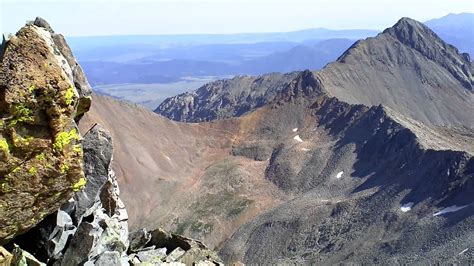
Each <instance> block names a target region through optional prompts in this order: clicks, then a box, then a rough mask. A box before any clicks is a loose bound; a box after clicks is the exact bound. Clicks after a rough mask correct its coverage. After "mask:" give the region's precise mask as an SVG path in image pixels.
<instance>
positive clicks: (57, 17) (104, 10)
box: [0, 0, 474, 37]
mask: <svg viewBox="0 0 474 266" xmlns="http://www.w3.org/2000/svg"><path fill="white" fill-rule="evenodd" d="M0 11H1V14H2V16H1V28H2V33H14V32H16V31H17V30H18V29H19V28H20V27H21V26H22V25H24V24H25V22H26V21H28V20H33V19H34V18H35V17H36V16H40V17H43V18H44V19H46V20H47V21H49V22H50V24H51V25H52V26H53V28H54V29H55V30H56V31H57V32H61V33H62V34H64V35H66V36H68V37H82V36H84V37H86V36H124V35H126V36H128V35H182V34H235V33H271V32H289V31H299V30H305V29H313V28H326V29H335V30H339V29H369V30H382V29H384V28H387V27H389V26H391V25H393V24H394V23H395V22H396V21H397V20H398V19H400V18H401V17H410V18H413V19H416V20H419V21H426V20H430V19H435V18H439V17H443V16H445V15H448V14H450V13H455V14H458V13H473V12H474V6H473V5H472V4H471V1H468V0H460V1H456V2H451V3H447V2H446V1H427V0H414V1H409V0H399V1H375V0H364V1H359V2H357V3H354V2H353V1H348V0H336V1H329V0H320V1H309V0H298V1H289V0H286V1H282V0H280V1H270V0H254V1H247V0H244V1H236V0H220V1H217V0H207V1H190V0H185V1H169V0H157V1H153V2H152V1H151V0H138V1H134V2H130V1H113V2H112V1H110V0H99V1H90V0H85V1H78V0H73V1H65V0H49V1H41V0H36V1H33V0H30V1H22V0H20V1H13V0H4V1H2V3H1V5H0Z"/></svg>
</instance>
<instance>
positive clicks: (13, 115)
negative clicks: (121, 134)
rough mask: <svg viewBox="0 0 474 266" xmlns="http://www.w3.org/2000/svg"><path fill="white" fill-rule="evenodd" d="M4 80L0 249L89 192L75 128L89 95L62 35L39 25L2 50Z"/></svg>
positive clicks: (0, 87) (0, 82)
mask: <svg viewBox="0 0 474 266" xmlns="http://www.w3.org/2000/svg"><path fill="white" fill-rule="evenodd" d="M3 50H4V53H3V57H2V62H1V79H0V113H1V120H0V155H1V157H0V186H1V187H0V189H1V190H0V224H2V226H1V229H0V243H4V242H6V241H8V240H10V239H11V238H12V237H14V236H15V235H17V234H19V233H23V232H25V231H26V230H28V229H30V228H31V227H33V226H34V225H36V224H37V223H38V222H39V221H41V219H42V218H44V217H45V216H46V215H48V214H50V213H52V212H54V211H55V210H56V209H58V208H59V207H60V206H61V205H62V204H64V203H66V202H67V200H68V199H69V198H71V197H72V195H73V193H74V191H77V190H79V189H80V188H81V187H82V186H83V185H84V184H85V182H86V181H85V178H84V172H83V168H82V155H83V151H82V146H81V137H80V135H79V132H78V129H77V125H76V122H75V120H77V119H79V117H80V116H81V115H82V114H83V113H84V112H86V111H87V110H88V108H89V104H88V103H90V94H91V88H90V87H89V85H88V83H87V81H85V78H84V76H83V75H82V72H81V70H80V67H79V66H78V65H77V63H76V62H75V60H74V58H72V55H71V53H70V50H69V48H68V47H67V45H66V44H65V42H64V39H63V37H62V36H61V35H56V34H54V33H53V32H52V31H51V30H50V28H49V26H48V25H47V24H46V23H45V22H44V21H42V20H41V19H37V20H36V21H35V22H34V23H31V24H29V25H27V26H25V27H23V28H22V29H21V30H20V31H19V32H18V33H17V34H16V35H15V36H13V37H12V38H11V39H9V40H8V41H6V42H5V44H4V47H3Z"/></svg>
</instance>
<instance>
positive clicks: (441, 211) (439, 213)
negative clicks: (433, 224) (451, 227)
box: [433, 205, 467, 216]
mask: <svg viewBox="0 0 474 266" xmlns="http://www.w3.org/2000/svg"><path fill="white" fill-rule="evenodd" d="M466 207H467V205H464V206H456V205H453V206H450V207H446V208H444V209H442V210H440V211H438V212H435V213H434V214H433V216H439V215H443V214H446V213H449V212H456V211H459V210H461V209H464V208H466Z"/></svg>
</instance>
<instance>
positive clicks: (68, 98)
mask: <svg viewBox="0 0 474 266" xmlns="http://www.w3.org/2000/svg"><path fill="white" fill-rule="evenodd" d="M73 97H74V88H73V87H69V89H67V91H66V95H65V96H64V98H66V104H67V105H70V104H71V103H72V101H73Z"/></svg>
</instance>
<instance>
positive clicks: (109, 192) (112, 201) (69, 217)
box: [7, 125, 220, 265]
mask: <svg viewBox="0 0 474 266" xmlns="http://www.w3.org/2000/svg"><path fill="white" fill-rule="evenodd" d="M83 146H84V169H85V173H86V178H87V180H88V181H89V182H88V183H87V184H86V185H85V187H84V188H83V189H82V190H81V191H79V192H78V193H76V194H75V195H74V197H73V198H71V199H70V200H69V202H68V203H66V204H65V205H63V206H61V208H60V209H59V210H58V211H57V212H56V213H55V214H53V215H51V216H48V217H46V219H45V220H43V221H42V222H41V223H40V224H39V225H38V226H36V227H34V228H33V229H31V230H30V231H29V232H28V233H26V234H23V235H21V236H19V237H17V238H15V239H14V240H13V241H12V243H14V245H17V246H20V247H22V248H23V249H25V250H28V252H29V253H28V252H26V251H25V252H26V253H25V254H28V256H30V257H31V258H32V259H35V260H39V261H42V262H45V263H48V264H51V265H78V264H81V265H129V264H139V263H151V264H160V263H165V262H181V263H184V264H187V265H191V264H193V263H199V262H202V263H204V262H209V263H212V264H213V265H214V264H219V263H220V259H219V257H218V256H217V255H216V253H215V252H214V251H211V250H209V249H208V248H207V247H206V246H204V245H203V244H202V243H201V242H199V241H196V240H192V239H189V238H186V237H182V236H179V235H172V234H168V233H166V232H164V231H163V230H161V229H156V230H154V231H151V232H148V231H147V230H146V229H141V230H139V231H137V232H135V233H133V234H129V231H128V223H127V221H128V215H127V211H126V209H125V206H124V204H123V202H122V201H121V199H120V197H119V195H120V190H119V187H118V184H117V179H116V177H115V174H114V172H113V170H112V169H111V162H112V153H113V152H112V149H113V147H112V140H111V138H110V135H109V133H108V132H107V131H106V130H105V129H103V128H102V127H100V126H99V125H95V126H94V127H92V128H91V129H90V130H89V131H88V132H87V134H85V135H84V140H83ZM11 245H12V244H9V245H7V246H11ZM30 253H31V254H30ZM13 265H18V264H13Z"/></svg>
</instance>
